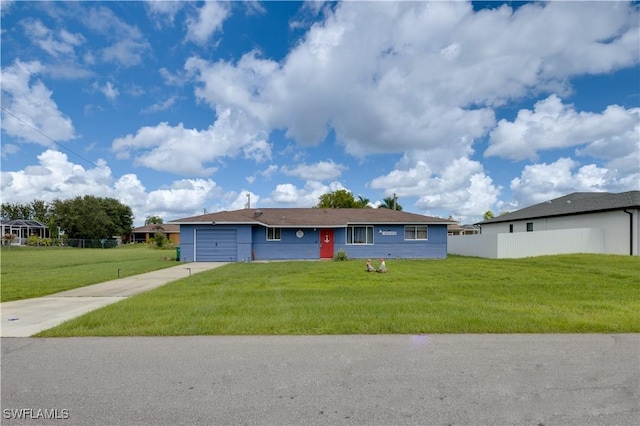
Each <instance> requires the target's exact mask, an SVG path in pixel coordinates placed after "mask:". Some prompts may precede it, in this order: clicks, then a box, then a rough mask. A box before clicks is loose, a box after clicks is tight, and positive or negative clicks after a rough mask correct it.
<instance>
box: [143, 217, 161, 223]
mask: <svg viewBox="0 0 640 426" xmlns="http://www.w3.org/2000/svg"><path fill="white" fill-rule="evenodd" d="M163 223H164V221H163V220H162V218H161V217H160V216H149V217H147V218H146V219H145V221H144V224H145V225H162V224H163Z"/></svg>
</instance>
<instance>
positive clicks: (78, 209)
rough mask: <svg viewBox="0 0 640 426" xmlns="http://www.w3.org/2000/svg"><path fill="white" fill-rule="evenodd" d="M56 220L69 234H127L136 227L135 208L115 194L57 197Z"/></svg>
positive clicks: (55, 202) (80, 236)
mask: <svg viewBox="0 0 640 426" xmlns="http://www.w3.org/2000/svg"><path fill="white" fill-rule="evenodd" d="M52 216H53V221H54V222H55V224H56V225H57V226H59V227H60V228H61V229H63V230H64V231H65V234H66V235H67V236H68V237H69V238H87V239H102V238H112V237H114V236H116V235H118V236H119V235H125V234H128V233H130V232H131V229H132V228H133V212H132V211H131V208H130V207H128V206H125V205H124V204H122V203H120V202H119V201H118V200H116V199H114V198H99V197H94V196H91V195H85V196H84V197H76V198H74V199H71V200H65V201H61V200H55V201H54V202H53V205H52Z"/></svg>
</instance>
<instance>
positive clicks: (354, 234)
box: [347, 226, 373, 244]
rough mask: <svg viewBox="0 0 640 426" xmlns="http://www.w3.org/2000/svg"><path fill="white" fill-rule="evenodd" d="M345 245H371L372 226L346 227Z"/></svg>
mask: <svg viewBox="0 0 640 426" xmlns="http://www.w3.org/2000/svg"><path fill="white" fill-rule="evenodd" d="M347 244H373V226H347Z"/></svg>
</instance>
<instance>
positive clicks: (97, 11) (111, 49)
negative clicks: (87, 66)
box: [83, 6, 150, 67]
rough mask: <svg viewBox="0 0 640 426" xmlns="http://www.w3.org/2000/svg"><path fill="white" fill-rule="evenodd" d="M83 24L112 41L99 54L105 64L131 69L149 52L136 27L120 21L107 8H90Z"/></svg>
mask: <svg viewBox="0 0 640 426" xmlns="http://www.w3.org/2000/svg"><path fill="white" fill-rule="evenodd" d="M83 22H84V24H85V25H86V26H87V27H88V28H89V29H91V30H93V31H95V32H96V33H98V34H100V35H103V36H105V37H106V38H107V39H109V40H112V44H111V45H109V46H107V47H105V48H103V49H101V52H100V57H101V58H102V60H103V61H105V62H115V63H117V64H119V65H122V66H124V67H132V66H135V65H138V64H140V63H141V62H142V60H143V57H144V55H145V54H146V53H147V51H149V50H150V45H149V42H148V41H147V40H146V39H145V38H144V37H143V36H142V33H141V32H140V30H139V29H138V27H136V26H134V25H129V24H127V23H126V22H124V21H122V20H121V19H120V18H118V17H117V16H116V15H115V14H114V13H113V11H111V10H110V9H108V8H107V7H104V6H100V7H94V8H90V9H89V10H88V11H86V12H85V13H84V14H83Z"/></svg>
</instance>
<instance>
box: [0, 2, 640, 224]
mask: <svg viewBox="0 0 640 426" xmlns="http://www.w3.org/2000/svg"><path fill="white" fill-rule="evenodd" d="M1 13H2V15H1V65H2V74H1V76H0V77H1V80H0V86H1V89H2V125H1V127H2V134H1V137H2V145H1V163H0V164H1V169H2V171H1V180H0V185H1V198H2V202H3V203H20V204H27V203H30V202H32V201H33V200H43V201H46V202H51V201H53V200H55V199H61V200H65V199H70V198H74V197H77V196H84V195H93V196H98V197H109V198H116V199H118V200H119V201H120V202H122V203H123V204H125V205H127V206H129V207H131V209H132V211H133V213H134V216H135V219H134V225H135V226H140V225H142V224H143V223H144V221H145V219H146V218H147V217H150V216H159V217H161V218H162V219H163V220H164V221H165V222H169V221H171V220H174V219H179V218H183V217H189V216H193V215H197V214H202V213H204V212H207V213H211V212H216V211H221V210H236V209H242V208H245V207H246V206H247V205H249V206H250V207H252V208H268V207H313V206H315V205H317V203H318V199H319V197H320V196H321V195H322V194H325V193H327V192H330V191H335V190H339V189H346V190H348V191H350V192H351V193H353V194H354V196H355V197H356V199H357V198H358V197H362V198H364V199H368V200H370V202H371V205H372V206H378V205H379V204H380V203H381V202H382V200H383V199H384V198H385V197H392V196H393V195H394V194H395V195H396V196H397V200H398V201H397V202H398V203H399V204H400V205H401V206H402V207H403V209H404V210H405V211H408V212H412V213H419V214H424V215H428V216H436V217H443V218H449V217H451V218H453V219H455V220H458V221H460V222H461V223H474V222H478V221H481V220H482V217H483V214H484V212H486V211H488V210H490V211H492V212H493V213H494V214H499V213H501V212H506V211H514V210H518V209H520V208H523V207H527V206H530V205H532V204H536V203H539V202H543V201H546V200H550V199H553V198H556V197H560V196H563V195H566V194H569V193H572V192H576V191H589V192H591V191H606V192H614V193H618V192H625V191H631V190H638V189H640V71H639V62H640V5H639V4H638V3H637V2H636V3H629V2H624V1H602V2H598V1H588V2H563V1H554V2H548V3H545V2H543V3H540V2H536V3H520V2H474V3H470V2H464V1H456V2H443V1H433V2H430V1H411V2H404V1H349V2H320V1H314V2H289V1H264V2H259V1H234V2H171V1H146V2H142V1H140V2H136V1H126V2H96V1H87V2H42V1H37V2H23V1H4V0H2V2H1Z"/></svg>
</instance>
